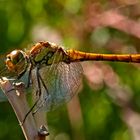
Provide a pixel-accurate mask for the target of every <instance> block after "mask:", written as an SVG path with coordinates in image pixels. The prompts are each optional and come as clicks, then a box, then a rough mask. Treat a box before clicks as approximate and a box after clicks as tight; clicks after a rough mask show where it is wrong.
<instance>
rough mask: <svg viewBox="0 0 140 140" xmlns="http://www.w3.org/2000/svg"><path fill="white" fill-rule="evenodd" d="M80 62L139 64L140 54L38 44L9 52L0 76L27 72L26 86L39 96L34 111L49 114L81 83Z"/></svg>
mask: <svg viewBox="0 0 140 140" xmlns="http://www.w3.org/2000/svg"><path fill="white" fill-rule="evenodd" d="M82 61H120V62H133V63H140V54H97V53H87V52H81V51H77V50H64V49H63V48H62V47H60V46H58V45H56V44H54V43H50V42H39V43H37V44H35V45H34V46H33V47H32V48H31V49H30V50H29V51H28V52H24V51H22V50H14V51H12V52H11V53H9V54H8V55H7V56H6V60H5V64H6V67H5V69H3V70H1V71H0V76H1V77H4V76H8V75H10V77H13V78H14V79H20V78H22V76H23V75H24V74H25V73H26V72H27V71H28V81H29V84H30V85H32V86H33V88H35V90H36V95H37V97H38V100H37V102H36V103H35V105H36V107H37V110H38V109H40V108H42V107H45V109H46V111H49V110H54V109H55V108H56V107H58V106H59V105H61V104H63V103H65V102H67V101H69V100H70V99H71V98H72V97H73V96H74V95H75V93H76V91H77V89H78V87H79V86H80V84H81V79H82V72H83V71H82V66H81V65H80V63H79V62H82ZM35 105H34V106H35ZM31 111H32V109H31V110H30V111H29V112H28V113H27V115H28V114H29V113H30V112H31ZM27 115H26V117H27ZM26 117H25V118H26Z"/></svg>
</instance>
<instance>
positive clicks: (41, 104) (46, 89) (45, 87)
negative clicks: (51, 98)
mask: <svg viewBox="0 0 140 140" xmlns="http://www.w3.org/2000/svg"><path fill="white" fill-rule="evenodd" d="M38 76H39V79H40V81H41V83H42V85H43V87H44V89H45V91H46V93H47V95H49V92H48V88H47V86H46V85H45V83H44V81H43V79H42V77H41V75H40V73H38ZM39 96H41V95H39ZM42 106H43V102H41V103H40V105H39V106H38V108H37V109H36V110H35V111H34V112H33V115H35V113H37V111H38V110H39V109H40V108H41V107H42Z"/></svg>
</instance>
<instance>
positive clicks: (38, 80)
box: [21, 67, 41, 125]
mask: <svg viewBox="0 0 140 140" xmlns="http://www.w3.org/2000/svg"><path fill="white" fill-rule="evenodd" d="M38 75H39V68H38V67H37V70H36V78H37V85H38V90H37V91H36V95H39V97H38V99H37V100H36V101H35V103H34V104H33V106H32V107H31V108H30V110H29V111H28V112H27V114H26V115H25V117H24V119H23V121H22V123H21V125H23V124H24V122H25V121H26V118H27V117H28V115H29V114H30V113H31V112H32V110H33V109H34V107H35V106H36V105H37V103H38V101H39V100H40V95H41V85H40V79H39V78H40V77H39V76H38Z"/></svg>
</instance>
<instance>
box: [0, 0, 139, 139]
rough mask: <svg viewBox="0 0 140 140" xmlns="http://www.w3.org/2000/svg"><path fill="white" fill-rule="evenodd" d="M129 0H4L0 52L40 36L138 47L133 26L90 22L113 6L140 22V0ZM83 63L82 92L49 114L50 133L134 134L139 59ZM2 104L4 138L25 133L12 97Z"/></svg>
mask: <svg viewBox="0 0 140 140" xmlns="http://www.w3.org/2000/svg"><path fill="white" fill-rule="evenodd" d="M130 2H133V1H131V0H129V2H127V1H126V0H125V1H123V0H122V1H119V0H115V1H104V0H94V1H92V0H86V1H82V0H64V1H61V0H54V1H51V0H28V1H25V0H20V1H19V0H10V1H7V0H0V45H1V46H0V50H1V51H0V54H1V55H2V54H7V53H8V52H9V51H11V50H13V49H19V48H22V49H23V50H27V49H29V48H30V47H31V46H32V44H34V43H36V42H38V41H42V40H44V41H50V42H54V43H57V44H61V45H63V46H65V48H75V49H78V50H82V51H86V52H98V53H137V52H139V51H140V48H139V44H140V38H139V36H136V35H134V34H131V31H129V28H128V30H127V31H126V32H124V31H123V30H119V29H116V27H115V25H114V27H112V26H110V25H106V26H102V25H99V26H94V27H93V26H91V25H93V23H95V24H97V23H96V22H97V20H96V18H95V20H94V17H96V16H99V17H100V18H102V16H103V15H102V13H104V12H106V11H108V10H112V9H116V10H118V11H119V13H120V14H122V15H124V16H127V18H129V19H131V20H134V22H135V23H139V16H140V10H138V9H140V8H138V7H136V6H138V5H139V4H132V5H131V4H130ZM112 18H114V21H115V20H116V21H115V22H116V23H117V18H115V16H114V17H113V14H112ZM132 18H133V19H132ZM104 22H105V23H106V22H107V21H104ZM119 25H121V22H120V24H119ZM122 25H123V24H122ZM130 26H131V27H132V26H133V25H130ZM122 27H123V26H122ZM129 32H130V34H129ZM83 69H84V76H83V85H81V89H80V91H79V98H75V99H74V100H72V101H71V102H70V103H69V104H70V105H69V104H68V106H67V107H66V106H64V107H62V108H59V109H58V110H56V111H53V112H49V113H48V114H47V120H48V127H49V132H50V139H55V140H77V139H80V140H93V139H94V140H102V139H104V140H118V139H119V140H133V139H134V133H135V132H134V130H135V129H134V128H133V127H134V126H135V124H134V125H132V124H130V121H129V118H131V117H132V119H134V120H135V118H133V113H139V112H140V102H139V101H140V86H139V83H140V74H139V72H140V70H139V69H140V65H138V64H126V63H117V62H109V63H108V62H91V63H88V62H84V63H83ZM0 108H1V109H0V132H1V133H0V139H1V140H4V139H9V140H15V139H20V140H21V139H24V136H23V134H22V131H21V129H20V126H19V124H18V122H17V119H16V117H15V115H14V112H13V110H12V108H11V107H10V105H9V103H8V102H2V103H1V104H0ZM73 110H74V111H75V112H74V111H73ZM130 110H131V111H130ZM72 111H73V112H72ZM129 111H130V112H129ZM139 117H140V116H139ZM139 119H140V118H139ZM135 123H136V124H138V122H135Z"/></svg>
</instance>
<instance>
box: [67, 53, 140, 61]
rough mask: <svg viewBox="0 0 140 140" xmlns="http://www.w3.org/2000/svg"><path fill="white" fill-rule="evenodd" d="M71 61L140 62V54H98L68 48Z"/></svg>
mask: <svg viewBox="0 0 140 140" xmlns="http://www.w3.org/2000/svg"><path fill="white" fill-rule="evenodd" d="M67 54H68V56H69V59H70V61H73V62H76V61H90V60H92V61H93V60H95V61H120V62H136V63H140V54H96V53H86V52H80V51H76V50H67Z"/></svg>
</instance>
